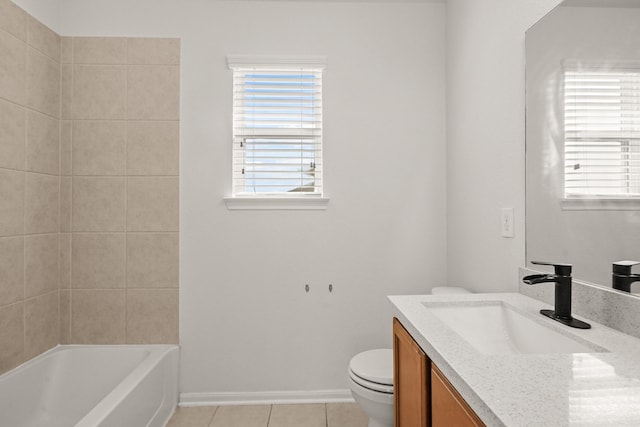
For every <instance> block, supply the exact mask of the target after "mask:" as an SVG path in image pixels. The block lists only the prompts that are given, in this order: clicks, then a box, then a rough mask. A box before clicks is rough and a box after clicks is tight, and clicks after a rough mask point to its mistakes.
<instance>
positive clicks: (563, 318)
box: [522, 261, 591, 329]
mask: <svg viewBox="0 0 640 427" xmlns="http://www.w3.org/2000/svg"><path fill="white" fill-rule="evenodd" d="M531 263H532V264H536V265H550V266H553V268H554V274H532V275H530V276H525V277H523V278H522V281H523V282H524V283H526V284H527V285H536V284H538V283H547V282H554V283H555V304H554V310H540V313H541V314H543V315H545V316H547V317H549V318H551V319H553V320H555V321H557V322H560V323H562V324H565V325H567V326H571V327H572V328H578V329H589V328H591V325H590V324H588V323H586V322H583V321H581V320H578V319H575V318H574V317H573V316H571V268H572V267H571V264H557V263H550V262H542V261H532V262H531Z"/></svg>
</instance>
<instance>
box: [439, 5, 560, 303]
mask: <svg viewBox="0 0 640 427" xmlns="http://www.w3.org/2000/svg"><path fill="white" fill-rule="evenodd" d="M558 3H559V0H447V23H446V26H447V29H446V32H447V235H448V237H447V243H448V247H447V248H448V251H447V265H448V269H447V271H448V279H449V283H451V284H456V285H461V286H466V287H468V288H470V289H474V290H476V291H485V292H489V291H517V289H518V267H520V266H523V265H524V262H525V236H524V230H525V227H524V206H525V203H524V200H525V198H524V190H525V189H524V178H525V171H524V150H525V146H524V95H525V94H524V33H525V31H526V30H527V29H528V28H529V27H530V26H531V25H533V24H534V23H535V22H536V21H537V20H538V19H540V18H541V17H542V16H544V14H546V13H547V12H548V11H550V10H551V9H552V8H553V7H554V6H555V5H557V4H558ZM503 207H514V208H515V221H516V222H515V237H514V238H513V239H507V238H503V237H501V236H500V221H499V220H500V209H501V208H503Z"/></svg>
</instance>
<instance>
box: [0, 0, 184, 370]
mask: <svg viewBox="0 0 640 427" xmlns="http://www.w3.org/2000/svg"><path fill="white" fill-rule="evenodd" d="M179 61H180V42H179V40H177V39H145V38H135V39H132V38H90V37H88V38H85V37H73V38H68V37H60V36H58V35H57V34H55V33H54V32H53V31H51V30H50V29H48V28H47V27H46V26H44V25H42V24H41V23H40V22H38V21H37V20H36V19H34V18H33V17H31V16H30V15H28V14H27V13H26V12H24V11H23V10H22V9H21V8H19V7H18V6H16V5H15V4H13V3H12V2H11V1H9V0H0V75H2V76H3V78H2V79H0V374H1V373H3V372H5V371H7V370H9V369H11V368H13V367H15V366H17V365H18V364H20V363H22V362H24V361H25V360H28V359H29V358H31V357H33V356H35V355H37V354H39V353H41V352H43V351H45V350H47V349H49V348H51V347H53V346H55V345H56V344H58V343H73V344H76V343H77V344H121V343H177V341H178V235H179V233H178V180H179V176H178V175H179V172H178V150H179Z"/></svg>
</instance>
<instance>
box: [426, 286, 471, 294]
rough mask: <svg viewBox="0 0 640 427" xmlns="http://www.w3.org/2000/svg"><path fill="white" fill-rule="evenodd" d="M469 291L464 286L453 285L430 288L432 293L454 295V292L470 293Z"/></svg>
mask: <svg viewBox="0 0 640 427" xmlns="http://www.w3.org/2000/svg"><path fill="white" fill-rule="evenodd" d="M470 293H471V292H470V291H468V290H467V289H465V288H458V287H455V286H438V287H435V288H433V289H431V294H432V295H454V294H470Z"/></svg>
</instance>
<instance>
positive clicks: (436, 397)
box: [431, 363, 484, 427]
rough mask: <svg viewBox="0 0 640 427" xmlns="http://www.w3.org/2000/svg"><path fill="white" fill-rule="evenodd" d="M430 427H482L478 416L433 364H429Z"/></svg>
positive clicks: (482, 424)
mask: <svg viewBox="0 0 640 427" xmlns="http://www.w3.org/2000/svg"><path fill="white" fill-rule="evenodd" d="M431 426H432V427H449V426H459V427H467V426H469V427H472V426H473V427H480V426H484V423H483V422H482V421H481V420H480V418H479V417H478V415H476V413H475V412H473V409H471V407H470V406H469V405H468V404H467V402H465V401H464V399H463V398H462V396H460V393H458V391H457V390H456V389H455V388H453V386H452V385H451V383H450V382H449V381H448V380H447V378H446V377H445V376H444V374H443V373H442V372H440V369H438V367H437V366H436V365H434V364H433V363H432V364H431Z"/></svg>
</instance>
